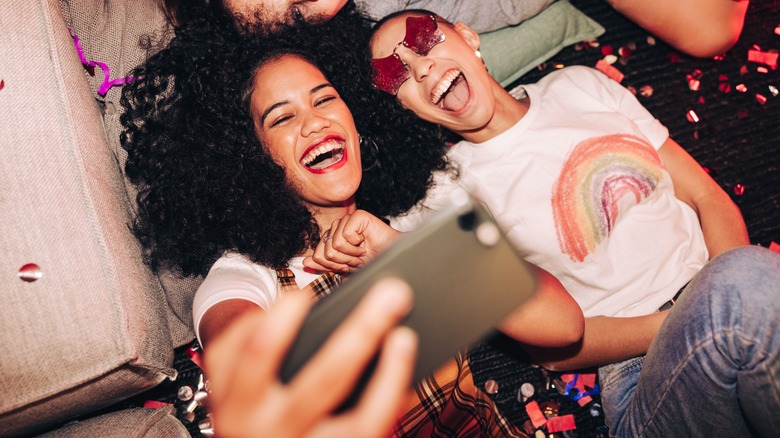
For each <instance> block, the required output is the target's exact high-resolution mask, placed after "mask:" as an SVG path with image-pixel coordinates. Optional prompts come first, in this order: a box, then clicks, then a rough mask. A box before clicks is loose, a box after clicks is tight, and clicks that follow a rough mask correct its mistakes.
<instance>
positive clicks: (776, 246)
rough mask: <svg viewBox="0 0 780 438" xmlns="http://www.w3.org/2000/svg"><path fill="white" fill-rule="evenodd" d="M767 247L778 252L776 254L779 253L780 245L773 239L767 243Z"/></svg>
mask: <svg viewBox="0 0 780 438" xmlns="http://www.w3.org/2000/svg"><path fill="white" fill-rule="evenodd" d="M769 249H770V250H772V251H774V252H776V253H778V254H780V245H778V244H777V243H775V242H774V241H773V242H772V243H770V244H769Z"/></svg>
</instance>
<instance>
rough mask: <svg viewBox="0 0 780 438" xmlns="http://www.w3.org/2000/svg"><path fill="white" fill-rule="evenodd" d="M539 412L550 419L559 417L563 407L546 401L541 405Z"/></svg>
mask: <svg viewBox="0 0 780 438" xmlns="http://www.w3.org/2000/svg"><path fill="white" fill-rule="evenodd" d="M539 410H540V411H542V414H544V416H545V417H547V418H550V417H555V416H557V415H558V412H559V411H560V410H561V407H560V406H559V405H558V403H556V402H554V401H552V400H545V401H543V402H541V403H539Z"/></svg>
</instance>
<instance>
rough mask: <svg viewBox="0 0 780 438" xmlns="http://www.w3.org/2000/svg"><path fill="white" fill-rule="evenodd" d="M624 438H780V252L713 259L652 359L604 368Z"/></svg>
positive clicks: (607, 400) (612, 415) (608, 408)
mask: <svg viewBox="0 0 780 438" xmlns="http://www.w3.org/2000/svg"><path fill="white" fill-rule="evenodd" d="M599 378H600V383H601V390H602V394H601V395H602V403H603V406H604V413H605V416H606V422H607V425H608V426H609V428H610V435H611V436H615V437H621V438H622V437H630V438H634V437H675V438H676V437H686V436H695V437H721V436H722V437H749V436H762V437H780V254H776V253H773V252H771V251H769V250H767V249H764V248H760V247H756V246H752V247H751V246H746V247H740V248H735V249H732V250H730V251H727V252H725V253H723V254H721V255H720V256H718V257H716V258H714V259H713V260H712V261H710V262H709V263H708V264H707V265H706V266H705V267H704V269H702V271H701V272H699V274H697V275H696V276H695V277H694V278H693V280H691V282H690V284H689V285H688V286H687V287H686V288H685V290H684V292H683V293H682V295H681V296H680V299H679V300H678V301H677V302H676V303H675V304H674V307H672V310H671V311H670V313H669V315H668V317H667V318H666V320H665V321H664V323H663V325H662V327H661V329H660V331H659V332H658V334H657V336H656V337H655V340H654V341H653V343H652V345H651V346H650V349H649V351H648V352H647V355H646V356H645V357H644V358H641V357H640V358H635V359H630V360H628V361H625V362H621V363H618V364H613V365H608V366H605V367H602V368H601V369H600V370H599Z"/></svg>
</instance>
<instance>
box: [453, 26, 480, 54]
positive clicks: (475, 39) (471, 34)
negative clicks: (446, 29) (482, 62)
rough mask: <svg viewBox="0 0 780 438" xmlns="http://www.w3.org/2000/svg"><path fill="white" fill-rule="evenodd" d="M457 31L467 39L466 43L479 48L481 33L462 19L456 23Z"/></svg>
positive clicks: (473, 47) (475, 48)
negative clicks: (462, 21)
mask: <svg viewBox="0 0 780 438" xmlns="http://www.w3.org/2000/svg"><path fill="white" fill-rule="evenodd" d="M454 27H455V31H456V32H458V33H459V34H460V36H461V37H463V39H464V40H466V43H467V44H468V45H469V46H470V47H471V48H472V49H474V50H477V49H479V34H478V33H477V32H475V31H474V29H472V28H470V27H468V26H466V25H465V24H463V23H461V22H460V21H459V22H457V23H455V26H454Z"/></svg>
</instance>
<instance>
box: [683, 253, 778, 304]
mask: <svg viewBox="0 0 780 438" xmlns="http://www.w3.org/2000/svg"><path fill="white" fill-rule="evenodd" d="M699 277H701V278H699V279H698V281H700V282H702V283H703V284H704V285H705V288H706V289H708V290H709V293H710V294H718V293H719V292H720V293H724V294H729V295H734V294H737V295H739V296H740V297H741V298H742V299H743V301H745V298H747V297H748V296H749V298H748V299H747V301H749V302H753V303H756V304H758V305H768V306H770V307H777V303H778V299H779V298H780V254H778V253H775V252H773V251H770V250H768V249H766V248H762V247H760V246H755V245H753V246H741V247H737V248H733V249H731V250H729V251H726V252H724V253H722V254H720V255H718V256H717V257H715V258H714V259H712V260H711V261H710V262H709V263H708V264H707V265H706V266H705V267H704V269H703V270H702V272H701V273H700V275H699Z"/></svg>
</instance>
